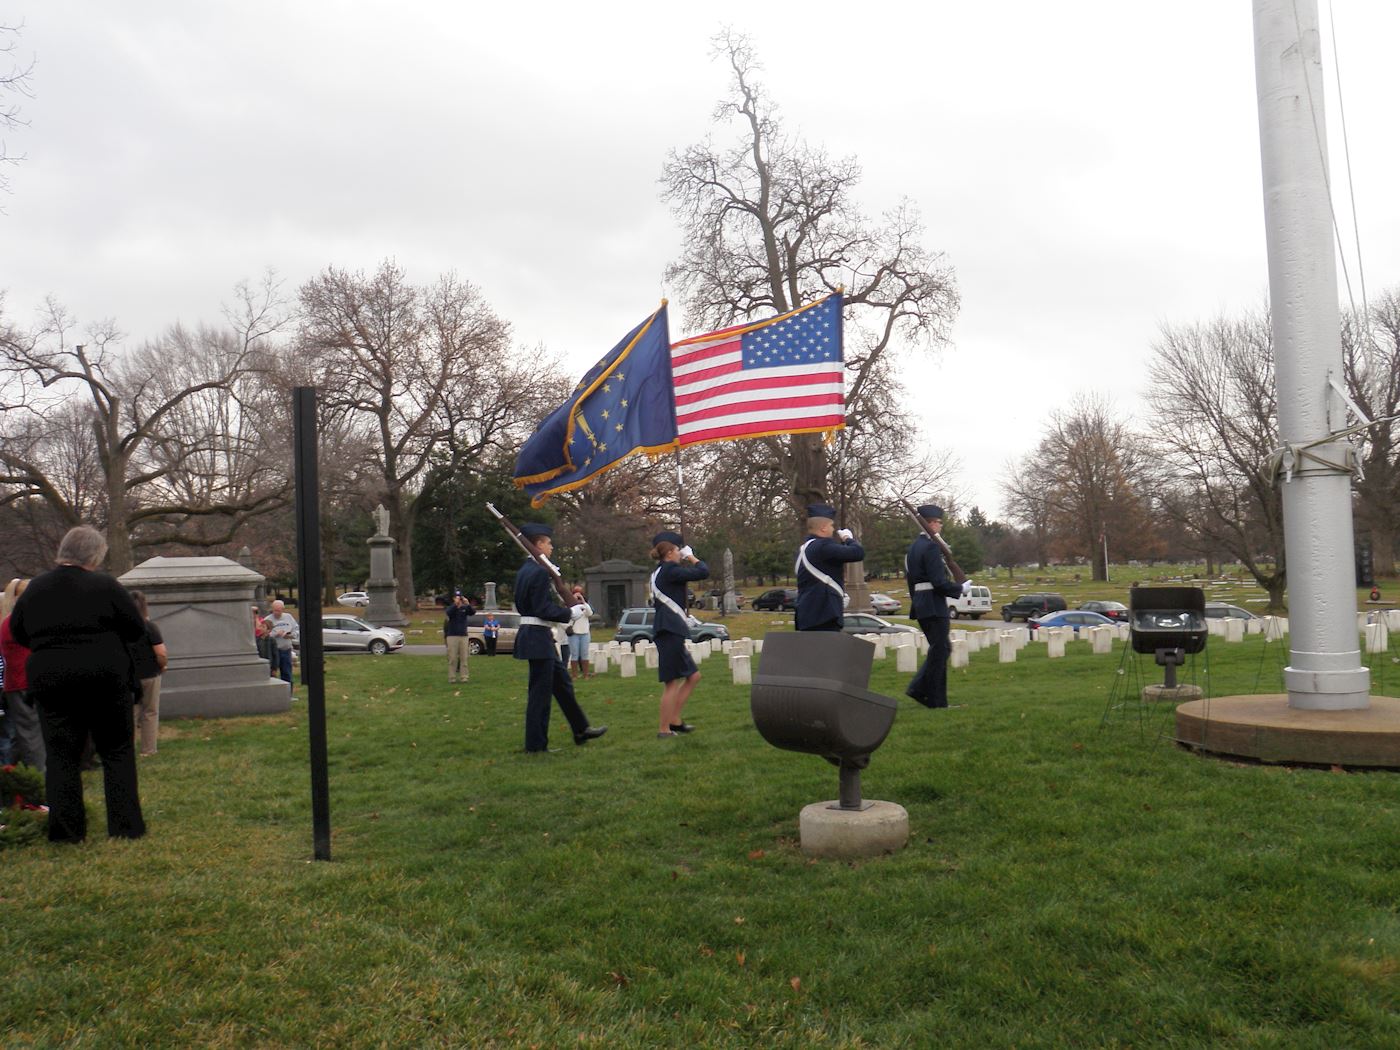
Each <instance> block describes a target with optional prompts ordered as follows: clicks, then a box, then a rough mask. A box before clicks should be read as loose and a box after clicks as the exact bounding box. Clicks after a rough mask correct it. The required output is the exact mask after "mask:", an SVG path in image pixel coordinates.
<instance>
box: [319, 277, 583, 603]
mask: <svg viewBox="0 0 1400 1050" xmlns="http://www.w3.org/2000/svg"><path fill="white" fill-rule="evenodd" d="M509 336H510V327H509V325H508V324H507V323H506V322H505V321H503V320H502V319H501V318H499V317H498V316H497V315H496V314H495V312H494V311H492V309H491V308H490V306H489V305H488V304H487V303H486V301H485V299H484V298H483V297H482V295H481V293H480V291H479V290H478V289H477V288H476V287H475V286H474V285H472V284H470V283H469V282H466V281H463V280H461V279H460V278H458V277H457V276H456V275H455V274H445V275H443V276H442V277H440V278H439V279H438V280H437V282H436V283H435V284H432V285H430V286H426V287H418V286H415V285H412V284H410V283H409V282H408V280H407V279H406V277H405V275H404V273H403V271H402V270H401V269H400V268H399V267H398V266H397V264H395V263H394V262H392V261H388V260H386V261H385V262H384V263H383V264H381V265H380V267H379V269H378V270H377V271H375V272H374V273H373V274H364V273H350V272H347V271H344V270H339V269H336V268H335V267H330V268H328V269H327V270H326V271H325V272H324V273H323V274H321V275H320V276H318V277H316V278H313V279H312V280H310V281H308V282H307V283H306V284H304V285H303V286H302V288H301V324H300V343H301V347H302V350H303V352H304V353H306V354H308V355H314V356H315V358H316V359H317V361H318V372H319V378H318V383H319V385H321V386H323V388H324V389H325V390H326V398H325V400H326V404H327V407H328V409H330V410H332V411H343V412H347V413H350V414H352V415H354V416H355V417H357V418H358V419H359V420H360V421H361V422H362V423H363V424H364V426H365V427H366V428H367V429H368V432H369V433H370V434H371V435H372V453H371V454H372V458H373V471H374V477H375V481H376V489H377V492H376V497H377V498H378V499H379V500H380V501H381V502H382V503H383V504H384V506H385V508H386V509H387V510H388V511H389V532H390V535H391V536H392V537H393V539H394V541H395V566H394V572H395V576H396V577H397V580H398V600H399V603H400V605H403V606H409V605H411V604H412V600H413V593H414V582H413V525H414V517H415V514H416V512H417V505H418V497H419V495H420V494H421V492H422V485H423V480H424V477H425V474H426V472H427V470H428V469H429V468H430V467H431V466H433V465H435V464H436V465H439V466H445V468H446V469H449V470H465V469H471V468H472V466H473V464H475V463H477V462H479V461H480V459H481V457H482V456H483V455H485V454H486V453H487V452H488V451H489V450H491V449H493V448H496V447H498V446H500V445H501V444H502V443H505V444H510V443H513V442H514V441H516V440H517V439H518V434H517V431H518V430H519V428H520V427H522V426H527V425H528V424H529V423H530V422H533V421H534V420H535V419H536V418H538V416H540V415H541V414H542V412H543V407H542V406H544V405H545V404H546V403H548V401H549V399H550V398H552V397H553V396H554V395H555V394H557V393H558V391H559V389H560V386H559V384H560V380H559V379H558V377H557V375H556V374H555V370H554V368H553V365H552V363H551V362H549V361H547V360H546V359H545V358H544V356H543V354H542V353H540V352H539V351H538V350H537V351H534V352H524V351H517V352H515V353H512V352H511V350H510V345H509Z"/></svg>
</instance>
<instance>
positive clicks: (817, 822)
mask: <svg viewBox="0 0 1400 1050" xmlns="http://www.w3.org/2000/svg"><path fill="white" fill-rule="evenodd" d="M836 807H837V803H836V801H835V800H834V799H833V800H832V801H829V802H813V803H812V804H811V805H810V806H804V807H803V808H802V814H801V816H800V818H799V820H798V825H799V827H800V829H801V835H802V852H803V853H805V854H807V856H809V857H826V858H830V859H833V860H859V859H861V858H862V857H879V856H881V855H883V854H886V853H897V852H899V851H900V850H902V849H903V848H904V846H905V844H906V843H907V842H908V841H909V813H908V812H907V811H906V810H905V808H904V807H903V806H900V805H896V804H895V803H893V802H871V803H870V806H869V808H868V809H860V810H855V809H838V808H836Z"/></svg>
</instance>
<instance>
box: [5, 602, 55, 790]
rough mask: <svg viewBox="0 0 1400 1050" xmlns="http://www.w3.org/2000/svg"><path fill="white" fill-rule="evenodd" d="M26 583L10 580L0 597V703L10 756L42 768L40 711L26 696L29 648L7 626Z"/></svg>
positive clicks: (40, 770) (43, 761) (43, 759)
mask: <svg viewBox="0 0 1400 1050" xmlns="http://www.w3.org/2000/svg"><path fill="white" fill-rule="evenodd" d="M27 586H29V581H28V580H21V579H19V578H16V579H13V580H11V581H10V582H9V583H8V584H7V585H6V586H5V595H4V597H3V598H0V660H3V661H4V665H5V672H4V684H3V689H4V693H5V696H4V700H3V703H0V706H3V707H4V709H5V723H6V727H7V730H8V731H9V733H10V736H11V738H12V739H13V741H14V749H13V754H12V756H11V757H12V759H13V760H15V761H18V762H23V763H25V764H26V765H29V766H33V767H34V768H35V769H37V770H38V771H39V772H40V773H42V772H44V769H45V766H46V764H47V763H46V756H45V752H44V735H43V733H42V732H41V731H40V729H39V712H38V711H37V710H35V708H34V702H33V701H32V700H30V699H29V696H28V691H29V676H28V674H27V673H26V672H27V665H28V663H29V650H28V649H26V648H25V647H24V646H22V645H20V644H19V642H17V641H15V636H14V632H12V631H11V630H10V612H11V611H12V610H13V609H14V607H15V602H17V601H18V600H19V596H20V595H21V594H23V593H24V589H25V587H27Z"/></svg>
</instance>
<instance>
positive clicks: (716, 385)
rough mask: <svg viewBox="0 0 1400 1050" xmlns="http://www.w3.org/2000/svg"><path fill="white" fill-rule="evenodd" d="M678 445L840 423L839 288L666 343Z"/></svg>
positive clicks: (810, 430)
mask: <svg viewBox="0 0 1400 1050" xmlns="http://www.w3.org/2000/svg"><path fill="white" fill-rule="evenodd" d="M671 374H672V377H673V380H674V384H675V392H676V433H677V436H678V438H679V441H680V444H681V445H682V446H685V445H698V444H700V443H702V442H705V441H724V440H733V439H735V438H751V437H764V436H767V435H769V434H809V433H813V432H816V431H830V430H838V429H840V428H841V427H842V426H844V425H845V418H846V415H845V396H844V395H845V381H844V367H843V365H842V361H841V294H840V293H839V292H838V293H836V294H834V295H828V296H827V297H826V298H824V299H818V300H817V301H816V302H814V303H809V304H808V305H806V306H803V307H800V308H799V309H796V310H792V311H790V312H789V313H785V314H781V315H779V316H778V317H774V318H770V319H769V320H767V321H760V322H759V323H757V324H743V325H736V326H734V327H733V328H725V329H722V330H721V331H718V332H709V333H707V334H705V335H697V336H692V337H691V338H689V339H683V340H681V341H680V342H679V343H673V344H671Z"/></svg>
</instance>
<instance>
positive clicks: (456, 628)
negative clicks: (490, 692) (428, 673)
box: [442, 591, 476, 683]
mask: <svg viewBox="0 0 1400 1050" xmlns="http://www.w3.org/2000/svg"><path fill="white" fill-rule="evenodd" d="M444 611H445V614H446V615H445V616H444V618H443V621H442V636H443V640H444V641H446V642H447V681H448V682H449V683H452V682H457V681H462V682H465V681H466V680H467V678H468V671H467V627H468V624H469V622H470V620H471V618H472V617H473V616H475V615H476V610H475V609H473V608H472V605H471V603H470V602H469V601H467V598H466V595H464V594H463V593H462V592H461V591H456V592H455V593H454V594H453V595H452V604H451V605H449V606H448V607H447V608H446V610H444Z"/></svg>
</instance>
